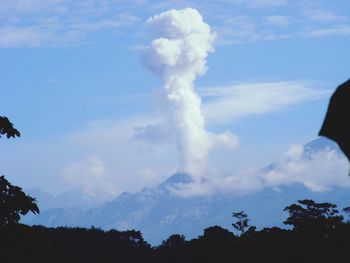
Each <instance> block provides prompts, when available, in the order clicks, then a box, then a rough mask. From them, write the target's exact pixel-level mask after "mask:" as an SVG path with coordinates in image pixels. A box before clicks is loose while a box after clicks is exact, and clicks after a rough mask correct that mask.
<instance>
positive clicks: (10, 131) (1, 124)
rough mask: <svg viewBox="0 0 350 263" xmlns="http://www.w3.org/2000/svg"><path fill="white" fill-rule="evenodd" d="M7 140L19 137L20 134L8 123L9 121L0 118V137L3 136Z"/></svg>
mask: <svg viewBox="0 0 350 263" xmlns="http://www.w3.org/2000/svg"><path fill="white" fill-rule="evenodd" d="M5 134H6V136H7V138H10V137H13V138H15V137H16V136H17V137H20V136H21V134H20V132H19V131H18V130H17V129H16V128H14V127H13V124H12V123H11V122H10V120H9V119H8V118H7V117H5V116H0V137H1V135H5Z"/></svg>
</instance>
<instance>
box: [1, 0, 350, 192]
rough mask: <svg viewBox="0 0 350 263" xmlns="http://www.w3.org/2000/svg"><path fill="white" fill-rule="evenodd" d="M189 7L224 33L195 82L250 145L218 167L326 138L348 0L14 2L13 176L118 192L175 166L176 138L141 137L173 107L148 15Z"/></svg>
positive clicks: (5, 147)
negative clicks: (155, 68)
mask: <svg viewBox="0 0 350 263" xmlns="http://www.w3.org/2000/svg"><path fill="white" fill-rule="evenodd" d="M185 7H192V8H195V9H197V10H198V11H199V12H200V13H201V15H202V16H203V18H204V21H205V22H206V23H207V24H208V25H209V26H210V27H211V29H212V30H213V31H215V32H216V33H217V38H216V42H215V44H214V47H215V52H213V53H210V54H209V56H208V59H207V66H208V70H207V72H206V74H205V75H204V76H201V77H199V78H198V79H197V80H196V82H195V86H196V91H197V92H198V94H199V95H200V96H201V98H202V102H203V104H202V111H203V114H204V117H205V118H206V128H207V129H208V130H209V131H215V132H222V131H226V130H228V131H230V132H232V133H233V134H235V135H236V136H237V137H238V138H239V141H240V146H239V147H238V148H236V149H234V150H228V149H216V150H214V151H213V152H212V153H211V155H210V158H209V160H208V162H210V163H212V164H213V167H214V168H213V170H215V172H214V173H222V174H227V175H228V176H229V175H230V174H231V173H239V172H240V171H242V170H245V169H253V168H254V169H258V168H260V167H261V166H264V165H265V164H268V163H269V162H271V161H275V160H276V159H278V158H280V156H282V155H283V154H284V152H286V151H287V150H288V147H289V145H292V144H304V143H306V142H308V141H310V140H312V139H313V138H315V137H316V136H317V133H318V130H319V128H320V125H321V122H322V120H323V116H324V113H325V110H326V107H327V103H328V99H329V96H330V94H331V92H332V91H333V90H334V89H335V88H336V86H337V85H339V84H340V83H342V82H344V81H345V80H347V79H348V78H349V68H350V52H349V47H350V17H349V13H350V12H349V11H350V3H349V1H347V0H337V1H323V0H309V1H306V0H305V1H304V0H296V1H291V0H289V1H288V0H247V1H243V0H221V1H215V2H214V1H148V0H138V1H137V0H136V1H123V0H99V1H97V0H89V1H86V0H84V1H82V0H77V1H69V0H11V1H7V0H5V1H1V3H0V21H1V23H0V57H1V60H0V72H1V73H2V74H1V78H0V87H1V96H2V104H1V105H2V107H1V115H4V116H8V117H9V118H10V119H11V120H12V121H13V122H14V124H15V126H16V127H17V128H18V129H19V130H20V131H21V133H22V136H21V138H19V139H16V140H5V139H3V140H2V141H1V148H0V153H1V156H2V158H1V160H0V164H1V167H2V173H4V174H5V175H6V176H7V177H8V178H9V179H10V180H11V181H12V182H14V183H17V184H19V185H21V186H23V187H26V188H28V187H33V186H39V187H40V188H42V189H44V190H46V191H49V192H53V193H58V192H61V191H64V190H67V189H72V188H74V189H75V188H76V189H80V190H83V191H85V192H86V193H88V194H90V195H101V193H103V194H106V195H108V194H111V195H114V194H118V193H120V192H122V191H136V190H138V189H140V188H142V187H144V186H149V185H152V184H155V183H157V182H159V181H160V180H162V179H164V178H165V177H167V176H169V175H170V174H171V173H173V172H174V171H176V169H177V165H178V164H177V160H178V153H177V152H176V147H175V144H174V142H173V141H172V140H171V138H170V137H169V138H167V137H165V138H164V134H158V133H157V132H156V133H155V134H154V136H153V137H154V138H153V137H152V138H153V139H152V138H151V139H152V140H149V141H147V140H146V141H142V140H139V139H138V138H136V137H135V135H134V134H133V132H134V131H135V128H138V127H146V126H147V125H149V124H150V123H154V122H156V121H157V119H158V118H159V116H160V115H161V113H160V111H161V110H160V109H161V105H160V104H161V103H160V102H159V99H158V97H159V90H160V89H161V87H162V82H161V79H160V78H159V77H158V76H156V75H154V74H152V73H151V72H149V71H148V70H147V69H146V68H145V67H144V66H143V65H142V63H141V59H140V58H141V56H142V54H143V52H144V50H145V48H146V47H147V46H148V45H149V44H150V42H151V41H152V37H151V36H150V33H149V29H148V28H147V25H146V20H147V19H148V18H149V17H151V16H153V15H156V14H159V13H161V12H163V11H166V10H169V9H172V8H177V9H181V8H185ZM158 137H159V138H158ZM161 137H163V138H161Z"/></svg>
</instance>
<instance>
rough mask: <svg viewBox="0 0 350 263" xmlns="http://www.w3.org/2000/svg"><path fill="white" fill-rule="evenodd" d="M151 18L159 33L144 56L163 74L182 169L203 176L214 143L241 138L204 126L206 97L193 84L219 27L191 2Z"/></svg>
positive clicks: (168, 114)
mask: <svg viewBox="0 0 350 263" xmlns="http://www.w3.org/2000/svg"><path fill="white" fill-rule="evenodd" d="M147 23H148V26H149V27H150V29H151V32H152V34H153V36H154V37H155V39H154V40H153V41H152V43H151V45H150V46H149V47H148V49H147V50H146V52H145V54H144V62H145V64H146V66H147V67H148V68H149V69H151V70H152V71H153V72H155V73H156V74H158V75H160V76H161V77H162V79H163V82H164V98H163V99H164V105H165V111H166V112H165V114H166V119H167V123H168V125H170V127H171V129H172V130H173V131H174V133H175V138H176V145H177V149H178V151H179V154H180V166H181V167H180V169H181V170H182V171H184V172H186V173H189V174H191V175H192V176H193V177H194V179H195V180H196V181H198V180H199V179H200V177H201V175H202V174H203V172H204V170H203V169H204V166H205V163H206V159H207V156H208V153H209V151H210V149H211V148H212V147H213V145H214V144H216V143H218V142H219V143H222V144H227V145H229V146H235V145H236V144H237V141H238V140H237V138H236V137H235V136H234V135H233V134H231V133H229V132H225V133H223V134H219V135H214V134H212V133H209V132H207V131H206V130H205V120H204V117H203V115H202V113H201V99H200V97H199V96H198V95H197V94H196V92H195V89H194V84H193V82H194V80H195V79H196V77H197V76H199V75H203V74H204V73H205V71H206V58H207V56H208V54H209V53H210V52H213V51H214V48H213V42H214V40H215V33H214V32H212V31H211V30H210V27H209V25H207V24H206V23H205V22H204V21H203V18H202V16H201V15H200V13H199V12H198V11H197V10H195V9H192V8H186V9H182V10H169V11H166V12H164V13H161V14H160V15H156V16H153V17H151V18H149V19H148V20H147Z"/></svg>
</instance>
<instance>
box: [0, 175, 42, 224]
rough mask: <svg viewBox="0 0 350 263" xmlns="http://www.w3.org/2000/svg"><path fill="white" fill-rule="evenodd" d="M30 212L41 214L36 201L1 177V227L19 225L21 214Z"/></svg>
mask: <svg viewBox="0 0 350 263" xmlns="http://www.w3.org/2000/svg"><path fill="white" fill-rule="evenodd" d="M29 211H31V212H33V213H34V214H37V213H39V208H38V206H37V205H36V203H35V199H34V198H32V197H30V196H28V195H26V194H25V193H24V192H23V191H22V189H21V188H20V187H18V186H13V185H12V184H10V183H9V181H7V180H6V179H5V177H4V176H0V227H4V226H7V225H12V224H16V223H18V221H19V219H20V214H21V215H25V214H27V213H28V212H29Z"/></svg>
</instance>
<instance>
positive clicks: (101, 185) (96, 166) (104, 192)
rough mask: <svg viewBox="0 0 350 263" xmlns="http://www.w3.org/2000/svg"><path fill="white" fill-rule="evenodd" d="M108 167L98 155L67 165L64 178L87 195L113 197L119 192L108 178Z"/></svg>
mask: <svg viewBox="0 0 350 263" xmlns="http://www.w3.org/2000/svg"><path fill="white" fill-rule="evenodd" d="M107 173H108V170H107V167H106V165H105V163H104V162H103V161H102V160H101V159H100V158H98V157H97V156H96V155H92V156H90V157H89V158H87V159H86V160H84V161H81V162H75V163H72V164H69V165H67V166H66V167H64V168H63V170H62V176H63V178H64V179H65V180H66V181H67V182H68V183H69V184H73V185H74V186H75V187H78V188H81V190H83V191H84V192H85V193H86V194H87V195H89V196H91V197H95V198H98V199H104V198H108V197H113V196H115V194H116V193H117V191H116V189H115V187H114V185H113V184H112V183H111V182H109V180H108V178H107Z"/></svg>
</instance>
